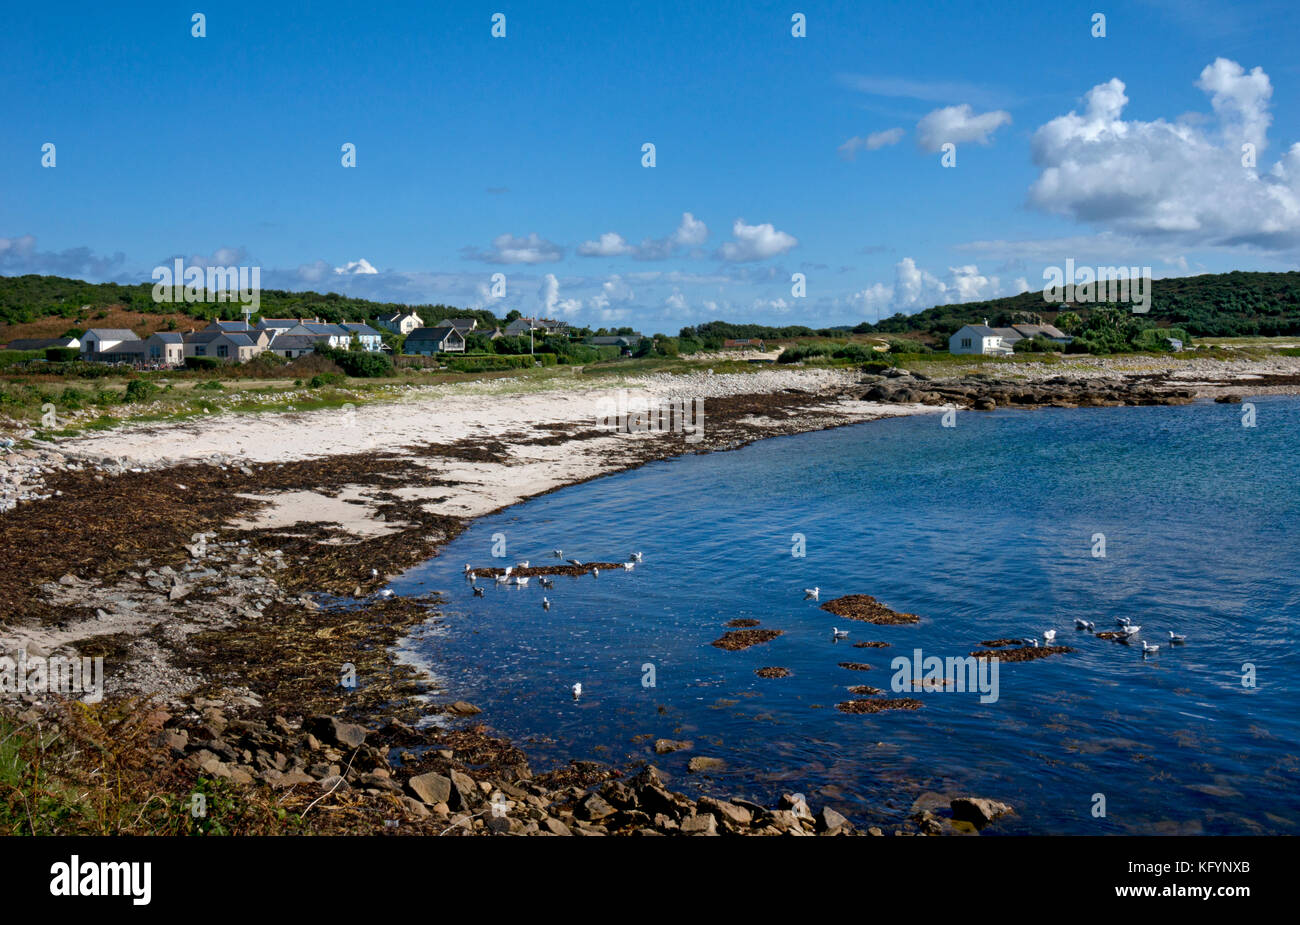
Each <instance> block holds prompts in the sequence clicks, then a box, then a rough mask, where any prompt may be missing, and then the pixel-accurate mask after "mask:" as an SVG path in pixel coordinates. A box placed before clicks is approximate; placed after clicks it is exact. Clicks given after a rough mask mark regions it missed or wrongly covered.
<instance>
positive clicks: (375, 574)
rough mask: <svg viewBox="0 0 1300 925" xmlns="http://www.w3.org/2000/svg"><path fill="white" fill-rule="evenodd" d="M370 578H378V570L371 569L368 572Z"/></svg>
mask: <svg viewBox="0 0 1300 925" xmlns="http://www.w3.org/2000/svg"><path fill="white" fill-rule="evenodd" d="M370 577H371V578H378V577H379V569H377V568H372V569H371V570H370Z"/></svg>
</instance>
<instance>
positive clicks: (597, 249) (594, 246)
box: [578, 231, 636, 257]
mask: <svg viewBox="0 0 1300 925" xmlns="http://www.w3.org/2000/svg"><path fill="white" fill-rule="evenodd" d="M635 251H636V248H635V247H633V246H632V245H631V244H628V243H627V241H625V240H623V236H622V235H621V234H616V233H615V232H613V231H607V232H605V233H604V234H602V235H601V236H600V239H599V240H597V241H584V242H583V243H581V244H579V245H578V254H579V255H581V256H583V257H622V256H625V255H627V254H631V253H635Z"/></svg>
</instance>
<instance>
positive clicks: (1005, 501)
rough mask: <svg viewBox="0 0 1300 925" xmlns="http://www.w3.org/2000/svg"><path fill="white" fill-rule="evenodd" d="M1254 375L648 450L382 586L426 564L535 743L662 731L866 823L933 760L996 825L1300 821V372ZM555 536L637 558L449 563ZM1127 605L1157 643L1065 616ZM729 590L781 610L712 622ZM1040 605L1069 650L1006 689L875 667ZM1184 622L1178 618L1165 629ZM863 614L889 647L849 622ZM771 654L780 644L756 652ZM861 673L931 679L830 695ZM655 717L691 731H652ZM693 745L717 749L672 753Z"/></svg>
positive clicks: (552, 752)
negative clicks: (761, 631)
mask: <svg viewBox="0 0 1300 925" xmlns="http://www.w3.org/2000/svg"><path fill="white" fill-rule="evenodd" d="M1255 404H1256V409H1257V420H1256V426H1254V427H1243V426H1242V423H1241V421H1242V409H1241V406H1235V405H1218V404H1213V403H1198V404H1194V405H1187V406H1180V407H1139V408H1096V409H1072V410H1055V409H1046V410H1036V411H998V412H992V413H973V412H972V413H961V414H959V415H958V418H957V426H956V427H955V428H944V427H941V426H940V420H939V417H938V416H935V415H925V416H921V417H913V418H897V419H892V420H885V421H875V422H869V423H864V424H859V425H854V426H850V427H844V428H840V429H836V430H830V431H822V432H817V433H810V434H803V435H799V436H794V437H780V438H775V439H771V440H765V441H760V442H758V443H755V444H753V445H750V446H748V447H745V448H743V449H740V450H737V451H733V452H727V453H716V454H711V455H702V456H690V457H685V458H680V459H675V460H670V461H666V462H661V463H655V464H651V465H648V466H646V467H644V468H641V469H638V470H635V471H631V472H626V473H620V474H617V475H613V476H609V477H606V478H602V479H598V480H595V481H592V482H588V483H586V484H582V485H578V486H574V487H572V488H568V489H564V490H562V491H559V492H555V493H553V494H550V495H546V496H543V497H541V498H538V499H536V500H533V501H531V502H528V503H526V504H522V505H519V506H517V507H514V508H511V509H509V510H507V511H504V512H502V513H500V514H498V515H495V516H492V517H488V518H484V519H483V520H480V521H478V522H476V523H475V524H474V525H473V526H472V527H470V528H469V529H468V530H467V531H466V532H465V533H464V534H463V535H462V536H460V537H459V538H458V539H457V540H455V541H454V542H453V543H451V544H450V545H449V546H448V547H447V548H446V549H445V550H444V551H443V553H442V554H441V555H440V556H438V557H436V558H434V559H432V560H430V561H428V562H426V563H424V564H423V565H421V566H419V567H417V568H415V569H413V570H411V571H409V572H408V573H406V574H405V575H403V576H401V577H400V578H398V579H397V580H395V581H394V582H393V585H392V587H393V588H394V589H395V590H396V591H397V592H398V593H403V594H416V593H422V592H427V591H431V590H437V591H440V592H442V593H443V595H444V597H445V600H446V606H445V608H444V614H445V616H443V617H442V618H440V620H439V621H438V628H437V632H434V633H417V634H415V636H414V637H413V639H412V640H411V641H410V643H409V645H410V646H411V647H412V648H413V649H414V650H415V651H416V652H417V653H418V655H419V656H420V658H421V659H423V660H425V661H427V663H428V664H430V665H431V666H433V668H434V669H435V671H436V673H437V675H438V676H439V677H440V678H441V679H443V681H444V682H445V684H446V695H448V696H449V697H454V698H455V699H465V700H469V701H472V702H474V703H476V704H477V705H479V706H480V707H482V708H483V709H484V711H485V712H484V715H483V717H482V718H483V719H484V720H486V721H487V722H488V724H489V725H490V727H491V728H493V729H494V730H497V731H499V732H501V733H503V734H506V735H508V736H510V737H512V738H514V739H515V740H517V741H518V742H520V744H521V745H522V746H523V747H524V749H525V751H527V752H528V754H529V756H530V758H531V759H532V760H533V763H534V766H546V765H548V764H556V763H561V762H563V761H566V760H567V759H569V758H582V759H592V760H600V761H605V762H610V763H614V764H617V765H623V764H625V763H629V762H637V761H643V760H650V761H653V762H654V763H655V764H656V765H657V766H658V767H660V768H661V769H663V770H664V772H665V773H666V774H667V775H669V776H670V777H671V779H672V784H673V786H674V787H677V788H679V789H684V790H687V791H694V792H702V791H706V790H709V791H715V792H720V793H726V794H731V795H736V796H741V795H747V796H749V797H750V798H752V799H756V800H759V801H762V802H771V801H772V800H774V799H775V797H776V796H778V795H779V794H780V793H782V792H787V791H800V792H802V793H804V794H805V795H806V796H807V797H808V799H809V801H810V803H812V804H813V805H814V806H817V805H822V804H829V805H832V806H835V807H837V808H839V809H840V810H841V811H843V812H845V813H846V814H848V815H849V816H850V817H851V818H853V819H854V820H855V821H857V822H859V823H861V824H872V823H878V822H885V823H888V822H895V821H898V820H900V819H902V818H903V817H905V816H906V815H907V813H908V812H909V810H910V808H911V806H912V803H913V800H914V799H915V798H916V797H918V796H919V795H920V794H922V793H924V792H927V791H932V792H937V793H943V794H957V793H973V794H977V795H981V796H987V797H991V798H994V799H999V800H1003V801H1005V802H1008V803H1011V804H1012V805H1014V806H1015V807H1016V810H1017V815H1016V816H1014V817H1010V818H1008V819H1007V820H1005V822H1003V823H1000V824H999V825H998V827H997V831H999V832H1005V833H1017V832H1035V833H1049V832H1052V833H1078V834H1104V833H1174V832H1185V833H1207V834H1218V833H1261V832H1267V833H1290V832H1295V831H1297V828H1300V789H1298V788H1297V784H1298V783H1300V757H1298V756H1300V709H1298V707H1300V701H1298V699H1297V692H1298V691H1300V656H1298V655H1297V652H1296V643H1297V626H1296V625H1297V618H1298V617H1300V479H1298V478H1297V476H1298V474H1300V466H1298V465H1297V451H1298V450H1300V400H1297V399H1295V398H1290V397H1282V398H1265V399H1260V400H1256V402H1255ZM498 533H500V534H504V535H505V538H506V542H507V549H508V558H506V559H505V560H501V559H494V558H493V557H492V555H491V549H492V543H493V534H498ZM795 534H802V535H803V536H804V537H805V538H806V539H805V542H806V555H805V556H803V557H797V556H794V555H792V548H793V546H794V539H793V538H794V535H795ZM1096 534H1104V537H1105V553H1106V554H1105V557H1104V558H1103V557H1098V556H1095V555H1094V551H1095V550H1097V549H1098V546H1099V544H1098V542H1097V540H1096V538H1095V537H1096ZM555 547H560V548H562V549H563V550H564V552H565V556H566V557H575V558H578V559H582V560H586V561H598V560H608V561H614V560H621V559H624V558H626V557H627V556H628V554H629V553H630V552H631V551H633V550H640V551H642V552H643V553H644V556H645V559H644V562H643V563H642V564H641V565H639V566H638V567H637V568H636V569H635V570H634V571H632V572H624V571H617V572H614V573H602V574H601V575H600V576H599V577H598V578H592V577H590V576H588V577H583V578H565V577H559V578H557V580H556V586H555V588H554V589H553V590H549V591H546V590H543V589H541V588H540V587H538V586H537V584H538V583H537V580H536V579H533V581H532V582H531V583H530V584H531V587H528V588H526V589H518V590H517V589H513V588H511V589H505V588H498V587H495V586H493V584H492V582H490V581H488V582H482V583H483V584H485V585H486V587H487V595H486V597H485V598H475V597H473V596H472V593H471V590H470V587H469V585H468V583H467V582H466V581H465V580H464V578H463V576H462V574H461V569H462V566H463V565H464V563H466V562H471V563H474V564H476V565H479V566H488V565H501V564H503V563H514V562H517V561H519V560H522V559H529V560H531V561H532V563H533V564H534V565H536V564H542V563H545V562H546V561H548V559H549V557H550V554H551V550H552V549H553V548H555ZM549 561H551V562H554V561H555V560H554V559H549ZM814 585H816V586H820V588H821V597H822V600H823V601H826V600H828V599H831V598H834V597H838V596H840V595H845V594H854V593H865V594H871V595H873V596H875V597H877V598H878V599H880V600H881V601H883V602H884V603H886V604H888V605H889V606H891V607H893V608H894V609H896V610H901V611H907V612H911V613H916V614H919V615H920V616H921V621H920V623H919V624H917V625H912V626H879V627H877V626H873V625H870V624H866V623H859V622H852V621H846V620H844V619H842V618H839V617H835V616H833V615H831V614H829V613H826V612H824V611H822V610H820V609H819V608H818V606H817V604H815V603H812V602H806V601H804V600H803V593H802V589H804V588H806V587H811V586H814ZM544 594H545V595H546V596H548V597H549V598H550V599H551V600H552V601H553V608H552V609H551V611H550V612H549V613H548V612H544V611H543V609H542V607H541V599H542V596H543V595H544ZM1119 615H1127V616H1130V617H1132V618H1133V620H1134V621H1135V622H1137V623H1139V624H1141V625H1142V626H1143V636H1145V637H1146V638H1147V639H1149V640H1151V641H1153V642H1156V643H1159V644H1160V646H1161V648H1160V651H1159V654H1158V655H1156V656H1154V657H1145V658H1144V657H1143V655H1142V653H1141V651H1140V647H1139V646H1136V645H1134V646H1125V645H1122V644H1118V643H1114V642H1108V641H1104V640H1100V639H1096V638H1094V637H1092V636H1091V635H1089V634H1087V633H1080V632H1076V631H1075V629H1074V628H1073V623H1074V618H1075V617H1083V618H1085V619H1089V620H1094V621H1095V622H1096V623H1097V628H1098V630H1103V629H1113V628H1114V618H1115V617H1116V616H1119ZM735 618H752V619H757V620H759V621H761V625H762V626H763V627H765V628H772V629H780V630H783V631H784V634H783V635H782V636H780V637H779V638H777V639H775V640H773V641H771V642H768V643H765V644H762V645H758V646H755V647H753V648H750V649H748V650H745V651H740V652H729V651H723V650H720V649H718V648H715V647H713V646H711V645H710V644H709V643H710V642H711V641H712V640H714V639H716V638H718V637H719V636H720V635H721V634H722V633H723V632H724V629H725V628H724V625H723V624H725V623H726V622H727V621H729V620H732V619H735ZM832 625H835V626H839V627H840V628H842V629H848V630H849V631H850V633H851V635H850V636H849V638H848V639H847V640H841V641H835V640H833V639H832V638H831V627H832ZM1049 628H1056V629H1057V631H1058V639H1057V642H1058V643H1064V644H1067V645H1071V646H1073V647H1075V649H1076V650H1077V651H1075V652H1074V653H1072V654H1066V655H1058V656H1052V657H1049V658H1045V659H1041V660H1038V661H1034V662H1028V663H1019V664H1002V665H1001V666H1000V671H999V696H998V699H997V701H996V702H993V703H981V702H980V697H979V695H978V694H975V693H958V692H953V691H934V692H915V693H911V692H909V693H906V694H896V693H893V692H891V691H889V687H890V680H891V678H892V676H893V675H894V671H893V669H891V667H890V662H891V660H892V659H893V658H895V657H898V656H905V657H908V658H910V657H911V655H912V652H913V650H914V649H917V648H919V649H921V650H922V652H923V654H924V655H927V656H928V655H937V656H940V657H946V656H963V655H966V654H968V653H970V652H971V651H973V650H975V649H979V648H983V647H982V646H981V645H980V642H981V640H986V639H992V638H995V637H1005V636H1014V637H1022V636H1030V635H1039V636H1041V634H1042V632H1043V631H1044V630H1046V629H1049ZM1171 629H1172V630H1176V631H1179V632H1182V633H1185V634H1186V636H1187V643H1186V644H1185V645H1183V646H1175V647H1171V646H1170V645H1169V644H1168V640H1167V632H1168V630H1171ZM864 640H880V641H884V642H888V643H889V644H890V647H889V648H883V649H859V648H853V647H852V643H853V642H857V641H864ZM843 661H853V662H866V663H868V664H870V665H871V666H872V668H871V670H869V671H855V670H848V669H845V668H841V667H839V663H840V662H843ZM646 665H652V666H653V668H654V679H653V680H654V686H652V687H649V686H646V685H645V684H644V683H643V682H644V680H645V679H646V676H647V672H646V670H645V668H644V666H646ZM763 666H781V667H785V668H788V669H790V670H791V671H792V672H793V674H792V676H790V677H787V678H781V679H767V680H765V679H760V678H758V677H756V676H755V674H754V671H755V669H756V668H759V667H763ZM1250 666H1253V674H1254V684H1253V686H1248V685H1246V684H1243V676H1246V675H1249V673H1250V672H1251V668H1250ZM575 682H581V684H582V686H583V691H584V693H583V695H582V697H581V698H580V699H578V700H576V701H575V700H574V699H573V697H572V696H571V693H570V688H571V686H572V684H574V683H575ZM857 684H867V685H872V686H874V687H878V688H885V689H886V692H887V693H886V696H915V697H917V698H919V699H920V700H922V702H923V704H924V705H923V707H922V708H921V709H920V710H916V711H911V712H893V713H880V714H874V715H848V714H844V713H841V712H839V711H837V710H836V709H835V708H834V705H835V704H836V703H838V702H840V701H844V700H848V699H851V696H852V695H850V694H849V693H848V692H847V688H848V687H849V686H852V685H857ZM657 737H665V738H672V739H690V740H692V741H693V742H694V749H693V750H692V751H689V752H677V753H674V754H670V755H664V756H659V755H655V754H654V753H653V749H652V745H653V740H654V739H655V738H657ZM695 754H703V755H709V756H714V757H718V758H721V759H723V760H724V761H725V762H726V767H725V769H724V770H722V771H720V772H714V773H711V774H710V775H709V776H708V777H707V778H705V777H701V776H700V775H695V774H689V773H687V771H686V762H687V760H688V758H689V757H690V756H691V755H695ZM1099 795H1100V797H1104V810H1105V814H1104V816H1102V815H1098V814H1097V809H1098V807H1099V806H1101V805H1102V801H1101V799H1100V798H1099Z"/></svg>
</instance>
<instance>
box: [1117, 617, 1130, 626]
mask: <svg viewBox="0 0 1300 925" xmlns="http://www.w3.org/2000/svg"><path fill="white" fill-rule="evenodd" d="M1132 622H1133V621H1132V620H1130V619H1129V618H1128V617H1116V618H1115V625H1116V626H1128V625H1129V624H1130V623H1132Z"/></svg>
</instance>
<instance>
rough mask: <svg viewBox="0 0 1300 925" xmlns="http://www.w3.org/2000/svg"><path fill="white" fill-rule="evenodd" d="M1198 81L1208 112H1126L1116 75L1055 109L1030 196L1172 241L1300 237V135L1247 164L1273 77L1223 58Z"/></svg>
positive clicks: (1265, 245) (1040, 138)
mask: <svg viewBox="0 0 1300 925" xmlns="http://www.w3.org/2000/svg"><path fill="white" fill-rule="evenodd" d="M1196 86H1197V87H1198V88H1200V89H1201V90H1203V91H1204V92H1205V93H1207V94H1208V95H1209V96H1210V103H1211V106H1212V107H1213V109H1214V112H1215V117H1216V118H1215V120H1214V121H1212V122H1209V123H1205V124H1202V123H1198V122H1197V121H1195V120H1186V119H1184V120H1180V121H1177V122H1169V121H1166V120H1165V119H1156V120H1154V121H1151V122H1143V121H1139V120H1127V121H1126V120H1124V119H1123V111H1124V107H1125V106H1126V105H1127V104H1128V97H1127V96H1126V95H1125V89H1126V88H1125V86H1124V83H1123V82H1122V81H1120V80H1119V79H1117V78H1113V79H1111V80H1109V81H1107V82H1106V83H1104V84H1098V85H1097V86H1095V87H1093V88H1092V90H1090V91H1089V92H1088V94H1087V95H1086V96H1085V97H1084V100H1083V103H1084V105H1083V112H1082V113H1079V112H1076V111H1071V112H1069V113H1068V114H1066V115H1063V116H1058V117H1057V118H1055V119H1052V120H1051V121H1050V122H1048V123H1047V124H1045V125H1043V126H1042V127H1040V128H1039V129H1038V131H1037V132H1035V133H1034V139H1033V154H1034V161H1035V163H1036V164H1037V165H1038V166H1039V167H1040V169H1041V173H1040V174H1039V176H1038V179H1037V180H1035V181H1034V183H1033V184H1032V186H1031V187H1030V189H1029V201H1030V202H1031V204H1033V205H1035V206H1037V207H1038V208H1040V209H1043V210H1045V211H1049V212H1054V213H1057V214H1061V215H1067V216H1070V217H1072V218H1074V219H1075V220H1077V221H1081V222H1091V223H1096V224H1100V225H1103V226H1106V227H1108V228H1110V229H1113V230H1115V231H1118V232H1120V233H1123V234H1128V235H1131V236H1134V237H1136V238H1137V239H1139V240H1140V241H1147V242H1150V241H1160V242H1165V243H1167V244H1169V245H1171V246H1211V247H1213V246H1225V247H1233V246H1241V245H1247V246H1253V247H1257V248H1261V249H1265V250H1285V249H1288V248H1294V247H1296V246H1297V245H1300V145H1293V146H1292V147H1291V149H1290V150H1289V151H1287V152H1286V153H1284V154H1283V155H1282V156H1281V158H1280V159H1278V160H1277V161H1276V162H1275V163H1274V164H1273V166H1272V167H1271V169H1265V166H1264V164H1263V162H1262V161H1259V166H1258V167H1248V166H1245V165H1244V164H1243V152H1242V146H1243V145H1244V144H1247V143H1249V144H1253V145H1254V146H1255V150H1256V156H1257V158H1258V156H1259V155H1260V154H1261V153H1262V152H1263V150H1264V149H1265V147H1266V146H1267V137H1266V133H1267V130H1268V127H1269V124H1270V122H1271V119H1272V116H1271V115H1270V113H1269V111H1268V105H1269V102H1268V101H1269V99H1270V97H1271V96H1272V92H1273V90H1272V86H1271V84H1270V82H1269V79H1268V75H1267V74H1265V73H1264V72H1263V71H1262V70H1261V69H1260V68H1255V69H1254V70H1252V71H1250V72H1249V73H1247V72H1246V71H1245V70H1244V69H1243V68H1242V67H1241V66H1240V65H1238V64H1237V63H1236V62H1234V61H1229V60H1227V59H1225V58H1219V59H1216V60H1215V61H1214V63H1212V64H1210V65H1208V66H1207V67H1206V68H1205V69H1204V70H1202V71H1201V74H1200V79H1199V80H1198V81H1197V82H1196Z"/></svg>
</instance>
